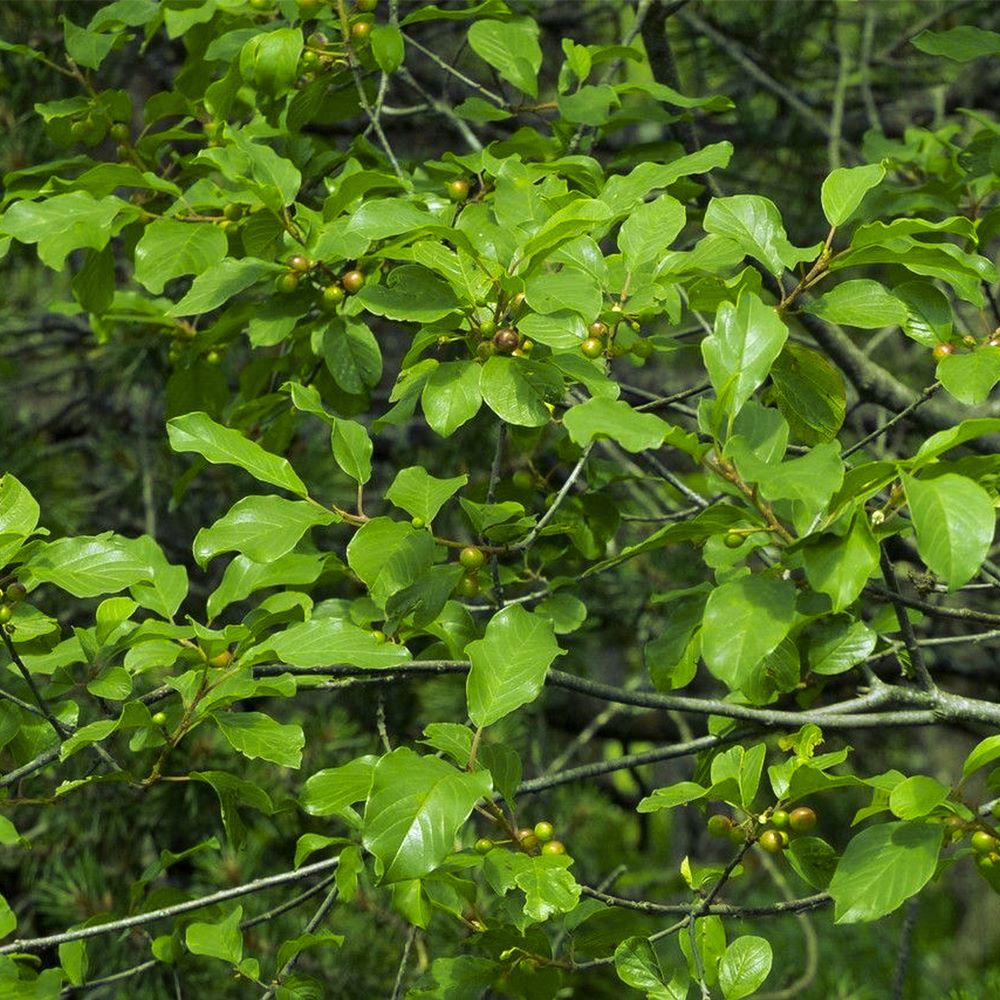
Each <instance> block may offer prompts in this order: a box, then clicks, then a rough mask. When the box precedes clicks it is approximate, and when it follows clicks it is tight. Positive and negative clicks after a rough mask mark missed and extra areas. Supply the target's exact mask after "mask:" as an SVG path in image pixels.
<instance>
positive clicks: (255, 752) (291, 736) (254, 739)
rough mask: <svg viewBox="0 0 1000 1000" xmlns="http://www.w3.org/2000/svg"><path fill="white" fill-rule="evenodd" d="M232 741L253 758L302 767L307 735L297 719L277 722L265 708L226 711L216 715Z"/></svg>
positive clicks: (236, 746)
mask: <svg viewBox="0 0 1000 1000" xmlns="http://www.w3.org/2000/svg"><path fill="white" fill-rule="evenodd" d="M215 722H216V724H217V725H218V727H219V729H220V731H221V732H222V735H223V736H225V738H226V739H227V740H228V741H229V745H230V746H231V747H232V748H233V749H234V750H238V751H239V752H240V753H241V754H243V756H244V757H249V758H250V760H256V759H258V758H259V759H261V760H269V761H271V763H273V764H280V765H281V766H282V767H298V766H299V765H300V764H301V763H302V748H303V747H304V746H305V743H306V738H305V736H304V735H303V734H302V727H301V726H299V725H298V724H296V723H285V724H283V723H280V722H276V721H275V720H274V719H272V718H271V716H269V715H265V714H264V713H263V712H223V713H220V714H218V715H217V716H216V717H215Z"/></svg>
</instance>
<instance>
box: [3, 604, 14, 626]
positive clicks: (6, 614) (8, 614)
mask: <svg viewBox="0 0 1000 1000" xmlns="http://www.w3.org/2000/svg"><path fill="white" fill-rule="evenodd" d="M13 617H14V609H13V608H12V607H11V606H10V605H9V604H0V625H6V624H7V622H9V621H10V620H11V618H13Z"/></svg>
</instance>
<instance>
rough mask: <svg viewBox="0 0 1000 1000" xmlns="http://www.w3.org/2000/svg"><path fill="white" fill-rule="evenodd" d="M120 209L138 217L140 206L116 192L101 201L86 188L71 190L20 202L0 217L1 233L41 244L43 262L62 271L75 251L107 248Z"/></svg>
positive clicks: (23, 240) (40, 250) (55, 269)
mask: <svg viewBox="0 0 1000 1000" xmlns="http://www.w3.org/2000/svg"><path fill="white" fill-rule="evenodd" d="M120 212H127V213H128V214H129V215H132V216H134V214H135V213H137V212H138V209H134V208H133V206H131V205H129V204H128V203H127V202H124V201H122V200H121V199H120V198H116V197H114V196H113V195H108V196H107V197H105V198H101V199H100V201H98V200H97V199H96V198H94V196H93V195H91V194H89V193H88V192H86V191H71V192H70V193H68V194H57V195H54V196H53V197H51V198H46V199H45V200H44V201H38V202H35V201H19V202H16V203H15V204H14V205H12V206H11V207H10V208H9V209H7V212H6V213H5V214H4V216H3V217H2V219H0V233H7V234H8V235H10V236H13V237H14V239H16V240H20V241H21V242H22V243H37V244H38V256H39V257H40V258H41V260H42V263H44V264H46V265H47V266H48V267H51V268H52V269H53V270H54V271H61V270H62V269H63V266H64V264H65V263H66V258H67V256H68V255H69V254H70V253H72V252H73V251H74V250H79V249H81V248H82V247H91V248H92V249H94V250H101V249H103V248H104V246H105V245H106V244H107V242H108V240H109V239H111V235H112V223H113V222H114V221H115V219H116V218H117V217H118V215H119V213H120Z"/></svg>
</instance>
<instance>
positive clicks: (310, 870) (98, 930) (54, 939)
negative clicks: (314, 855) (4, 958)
mask: <svg viewBox="0 0 1000 1000" xmlns="http://www.w3.org/2000/svg"><path fill="white" fill-rule="evenodd" d="M339 864H340V858H328V859H327V860H326V861H317V862H316V863H315V864H311V865H303V866H302V867H301V868H298V869H293V870H291V871H286V872H280V873H279V874H277V875H266V876H264V878H259V879H254V881H252V882H246V883H244V884H243V885H238V886H235V887H234V888H232V889H221V890H220V891H219V892H213V893H210V894H209V895H208V896H202V897H201V898H200V899H189V900H187V901H186V902H183V903H176V904H175V905H174V906H164V907H161V908H160V909H158V910H150V911H149V912H148V913H137V914H135V915H134V916H131V917H124V918H122V919H121V920H113V921H111V922H110V923H107V924H97V925H96V926H93V927H80V928H78V929H77V930H74V931H64V932H63V933H61V934H49V935H47V936H46V937H39V938H23V939H18V940H16V941H11V942H9V943H8V944H5V945H2V946H0V955H9V954H10V953H11V952H16V951H31V952H35V951H41V950H42V949H43V948H52V947H55V946H57V945H60V944H66V943H67V942H69V941H80V940H83V939H84V938H92V937H102V936H103V935H105V934H117V933H118V931H124V930H128V929H129V928H130V927H144V926H145V925H146V924H152V923H156V922H157V921H159V920H167V919H168V918H170V917H176V916H179V915H180V914H181V913H190V912H191V911H193V910H201V909H204V907H206V906H212V905H214V904H215V903H222V902H225V901H226V900H229V899H238V898H239V897H240V896H249V895H251V894H252V893H255V892H261V891H263V890H264V889H270V888H271V886H275V885H286V884H287V883H289V882H300V881H302V879H305V878H308V877H309V876H310V875H315V874H317V873H318V872H326V871H330V869H331V868H336V867H337V865H339Z"/></svg>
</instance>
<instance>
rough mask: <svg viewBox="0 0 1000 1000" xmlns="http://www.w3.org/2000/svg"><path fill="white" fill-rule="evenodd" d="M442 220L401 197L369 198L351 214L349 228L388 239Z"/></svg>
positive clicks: (366, 235)
mask: <svg viewBox="0 0 1000 1000" xmlns="http://www.w3.org/2000/svg"><path fill="white" fill-rule="evenodd" d="M438 224H439V220H438V219H437V217H436V216H434V215H431V213H430V212H428V211H427V210H426V209H424V208H418V207H417V206H416V205H414V204H412V203H410V202H408V201H403V200H402V199H401V198H368V199H365V200H364V201H362V203H361V204H360V205H359V206H358V208H357V209H356V210H355V211H354V212H353V214H352V215H351V219H350V222H349V224H348V227H347V231H348V232H349V233H358V234H359V235H361V236H363V237H364V238H365V239H366V240H384V239H386V238H387V237H389V236H399V235H401V234H402V233H412V232H415V231H417V230H420V229H427V228H428V227H431V226H436V225H438ZM411 270H418V271H420V270H421V269H420V268H416V269H411ZM425 273H426V272H425Z"/></svg>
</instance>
